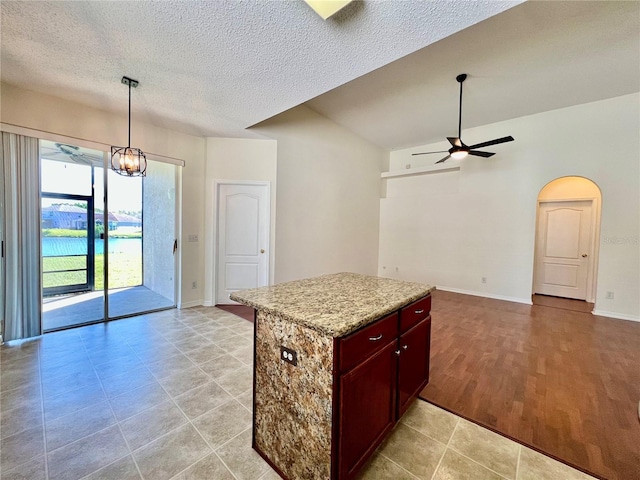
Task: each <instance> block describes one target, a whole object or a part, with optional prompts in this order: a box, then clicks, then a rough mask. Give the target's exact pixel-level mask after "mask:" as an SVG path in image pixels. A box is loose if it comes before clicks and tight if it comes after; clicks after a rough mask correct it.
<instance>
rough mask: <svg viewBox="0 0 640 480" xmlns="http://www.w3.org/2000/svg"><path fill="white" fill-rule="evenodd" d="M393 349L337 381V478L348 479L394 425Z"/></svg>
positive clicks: (387, 349)
mask: <svg viewBox="0 0 640 480" xmlns="http://www.w3.org/2000/svg"><path fill="white" fill-rule="evenodd" d="M396 346H397V345H396V341H393V342H391V343H388V344H387V346H386V347H384V348H383V349H382V350H380V351H378V352H377V353H375V354H373V355H372V356H370V357H369V358H368V359H366V360H365V361H364V362H362V363H361V364H360V365H358V366H357V367H355V368H354V369H353V370H351V371H350V372H349V373H347V374H345V375H342V376H341V377H340V412H341V413H340V417H341V421H340V440H341V444H342V447H341V448H340V452H339V455H340V458H339V460H338V463H339V465H340V478H351V477H352V476H353V474H354V473H356V472H357V471H358V470H359V468H360V466H361V465H362V464H363V463H364V462H365V461H366V459H367V458H368V457H369V455H370V454H371V453H372V450H373V448H375V445H377V444H378V443H380V442H379V441H380V440H382V439H383V438H384V437H385V436H386V435H387V433H389V431H390V430H391V429H392V428H393V425H394V424H395V422H396V387H395V385H396V370H397V369H396Z"/></svg>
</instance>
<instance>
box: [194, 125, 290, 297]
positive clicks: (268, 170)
mask: <svg viewBox="0 0 640 480" xmlns="http://www.w3.org/2000/svg"><path fill="white" fill-rule="evenodd" d="M206 148H207V160H206V180H205V181H206V191H205V231H206V237H205V264H204V268H205V274H204V275H205V285H204V291H205V297H204V303H205V305H213V304H214V303H215V291H216V290H215V289H216V286H215V269H216V258H215V255H214V245H215V212H216V205H215V191H214V182H215V181H216V180H251V181H267V182H269V184H270V186H271V229H270V235H269V281H270V283H274V275H275V273H274V272H275V232H276V193H277V189H276V185H277V184H276V170H277V145H276V141H275V140H249V139H242V138H207V147H206Z"/></svg>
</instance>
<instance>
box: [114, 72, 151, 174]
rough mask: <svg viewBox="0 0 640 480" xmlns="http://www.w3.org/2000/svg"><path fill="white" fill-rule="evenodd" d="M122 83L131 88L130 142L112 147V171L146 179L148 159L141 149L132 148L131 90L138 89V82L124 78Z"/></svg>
mask: <svg viewBox="0 0 640 480" xmlns="http://www.w3.org/2000/svg"><path fill="white" fill-rule="evenodd" d="M122 83H124V84H125V85H128V86H129V141H128V142H127V146H126V147H111V170H113V171H114V172H116V173H117V174H119V175H124V176H127V177H144V176H145V175H146V173H145V172H146V171H147V157H146V156H145V154H144V152H143V151H142V150H140V149H139V148H133V147H131V88H136V87H137V86H138V81H137V80H133V79H132V78H129V77H122Z"/></svg>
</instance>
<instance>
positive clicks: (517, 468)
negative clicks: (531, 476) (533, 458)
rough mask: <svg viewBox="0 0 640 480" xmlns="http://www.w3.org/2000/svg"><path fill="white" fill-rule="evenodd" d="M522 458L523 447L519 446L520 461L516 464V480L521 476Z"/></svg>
mask: <svg viewBox="0 0 640 480" xmlns="http://www.w3.org/2000/svg"><path fill="white" fill-rule="evenodd" d="M521 456H522V445H520V444H518V461H517V462H516V476H515V480H518V477H519V476H520V457H521Z"/></svg>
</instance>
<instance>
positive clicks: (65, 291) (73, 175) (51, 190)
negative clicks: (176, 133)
mask: <svg viewBox="0 0 640 480" xmlns="http://www.w3.org/2000/svg"><path fill="white" fill-rule="evenodd" d="M40 150H41V184H42V190H41V204H42V217H41V222H42V228H41V235H42V271H43V273H42V280H43V299H42V301H43V329H44V330H45V331H52V330H58V329H61V328H68V327H71V326H76V325H82V324H88V323H96V322H101V321H104V320H105V319H115V318H122V317H127V316H131V315H136V314H140V313H144V312H149V311H155V310H161V309H165V308H171V307H174V306H175V304H176V300H175V299H176V282H175V278H176V261H175V252H174V250H175V238H176V235H175V232H176V223H177V222H176V197H175V192H176V185H177V183H176V182H177V167H176V166H174V165H171V164H164V163H158V162H153V161H149V165H148V168H147V176H146V177H143V178H141V177H123V176H120V175H118V174H116V173H115V172H113V171H111V170H110V169H108V168H106V166H107V165H108V163H107V162H108V154H107V153H105V152H100V151H96V150H89V149H85V148H80V147H76V146H72V145H64V144H59V143H53V142H47V141H41V147H40ZM105 199H106V200H107V203H106V204H105ZM105 286H106V288H105Z"/></svg>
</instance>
